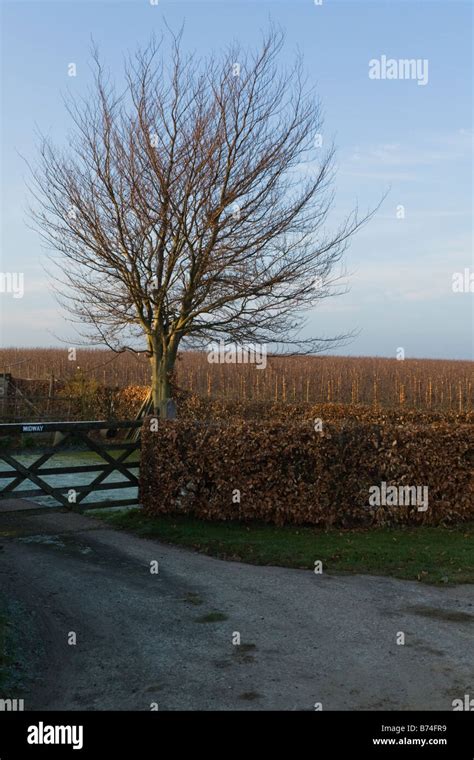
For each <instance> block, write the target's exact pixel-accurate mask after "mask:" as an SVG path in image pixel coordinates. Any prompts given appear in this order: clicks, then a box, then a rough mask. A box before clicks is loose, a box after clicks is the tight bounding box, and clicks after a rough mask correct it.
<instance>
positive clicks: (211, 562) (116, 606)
mask: <svg viewBox="0 0 474 760" xmlns="http://www.w3.org/2000/svg"><path fill="white" fill-rule="evenodd" d="M0 544H1V549H0V584H1V585H0V590H1V591H0V593H1V595H2V597H3V600H4V601H6V602H7V605H8V609H9V613H8V614H9V615H10V617H11V622H12V624H13V626H14V631H15V638H16V639H17V641H18V657H17V660H18V664H17V671H18V672H19V673H20V674H21V675H22V676H23V677H24V678H26V676H27V674H28V673H30V676H31V677H30V678H26V681H25V683H26V689H25V692H24V697H25V709H67V710H76V709H77V710H78V709H85V710H107V709H118V710H125V709H132V710H150V709H152V708H154V707H158V709H160V710H176V709H185V710H211V709H217V710H234V709H240V710H241V709H244V710H245V709H248V710H259V709H272V710H273V709H282V710H314V709H315V707H314V706H315V704H316V703H322V708H323V709H324V710H332V709H346V710H354V709H356V710H376V709H403V710H415V709H420V710H424V709H428V710H434V709H442V710H451V709H452V700H453V699H456V698H463V696H464V695H465V694H471V695H474V673H473V665H472V662H473V658H472V642H473V635H474V588H473V587H471V586H457V587H451V588H435V587H430V586H426V585H421V584H419V583H411V582H404V581H399V580H393V579H389V578H377V577H370V576H341V575H339V576H335V575H328V574H324V573H323V574H322V575H316V574H314V573H313V572H310V571H303V570H289V569H282V568H275V567H254V566H251V565H244V564H238V563H233V562H223V561H220V560H217V559H213V558H211V557H206V556H203V555H200V554H196V553H192V552H189V551H186V550H181V549H179V548H175V547H171V546H166V545H163V544H160V543H155V542H152V541H147V540H143V539H139V538H136V537H134V536H130V535H127V534H125V533H120V532H116V531H114V530H112V529H110V528H108V527H105V526H104V525H103V524H102V523H100V522H98V521H97V520H94V519H93V518H88V517H84V516H80V515H74V514H66V513H58V512H56V513H51V514H41V515H38V514H37V515H35V514H31V512H28V511H23V512H17V511H14V512H13V511H12V512H7V513H4V512H1V513H0ZM317 559H318V558H317V557H315V560H317ZM156 562H157V563H158V572H157V573H153V572H150V570H151V569H155V570H156V569H157V566H156V565H155V564H153V563H156ZM400 633H404V635H405V644H404V645H400V644H397V636H398V639H399V640H400V638H401V637H400V636H399V634H400ZM239 636H240V645H239V644H238V643H236V642H238V640H239ZM74 639H75V642H76V643H75V644H74V643H73V642H74ZM2 696H7V697H8V696H11V697H15V696H17V694H11V695H10V694H9V695H0V697H2Z"/></svg>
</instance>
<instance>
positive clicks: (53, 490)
mask: <svg viewBox="0 0 474 760" xmlns="http://www.w3.org/2000/svg"><path fill="white" fill-rule="evenodd" d="M142 424H143V421H142V420H133V421H132V420H126V421H120V422H118V421H113V422H111V421H93V422H29V423H28V422H23V423H9V424H4V425H0V467H1V468H2V469H0V511H1V508H2V500H5V499H33V500H35V497H36V498H38V497H40V498H41V499H42V500H44V497H50V498H49V504H48V505H47V506H46V507H45V508H47V509H51V507H54V506H56V507H60V508H64V507H66V508H67V509H70V510H76V511H80V512H82V511H83V510H86V509H99V508H104V507H117V506H127V505H133V504H138V503H139V498H138V482H139V481H138V468H139V459H138V458H137V457H139V452H140V441H139V435H137V434H139V430H138V429H137V428H140V427H141V426H142ZM20 436H28V437H29V439H30V440H29V443H30V444H32V447H31V448H25V447H24V446H22V447H18V445H15V443H14V442H15V440H18V438H19V437H20ZM30 437H31V438H30ZM35 437H36V438H38V439H40V440H41V441H44V440H45V438H46V439H48V438H49V439H50V440H49V441H48V440H46V443H45V445H43V444H41V443H40V442H39V441H38V445H36V441H35ZM118 438H120V440H117V439H118ZM12 442H13V443H12ZM58 454H59V458H60V459H61V455H62V458H63V459H64V458H66V459H68V460H71V459H74V458H76V459H79V460H81V459H82V460H84V459H90V461H89V462H84V463H82V464H74V463H71V461H67V462H64V461H63V463H60V464H57V465H54V462H51V461H50V460H51V459H52V458H54V457H55V456H57V455H58ZM133 454H135V457H134V458H133V460H130V457H131V456H132V455H133ZM48 463H49V466H48ZM5 465H6V468H5ZM45 465H46V466H45ZM51 465H53V466H51ZM134 470H135V471H137V472H136V473H134V472H133V471H134ZM88 473H90V474H91V475H92V476H93V477H92V479H91V480H90V481H89V482H80V483H77V482H75V481H76V480H77V479H78V478H77V477H76V475H78V474H80V475H81V476H84V475H85V476H87V474H88ZM46 476H55V477H54V479H55V480H56V481H58V480H61V481H62V482H61V483H58V482H56V483H54V482H53V483H51V482H49V483H48V482H47V480H45V477H46ZM94 476H95V477H94ZM110 476H112V478H113V480H109V481H108V482H104V481H106V480H107V478H109V477H110ZM118 476H122V477H121V479H118ZM79 479H80V480H84V477H81V478H79ZM120 489H133V494H132V495H130V493H129V494H128V495H127V496H126V497H125V498H121V499H116V498H110V491H114V492H115V491H116V490H120ZM96 491H97V492H99V493H100V492H104V494H103V495H104V497H105V498H103V499H102V500H100V499H98V500H94V501H92V502H91V501H87V502H85V501H84V500H85V499H86V497H87V496H88V495H89V494H91V493H94V492H96ZM105 492H109V494H108V495H107V494H106V493H105ZM53 500H54V502H55V503H52V502H53ZM39 506H41V502H40V503H39Z"/></svg>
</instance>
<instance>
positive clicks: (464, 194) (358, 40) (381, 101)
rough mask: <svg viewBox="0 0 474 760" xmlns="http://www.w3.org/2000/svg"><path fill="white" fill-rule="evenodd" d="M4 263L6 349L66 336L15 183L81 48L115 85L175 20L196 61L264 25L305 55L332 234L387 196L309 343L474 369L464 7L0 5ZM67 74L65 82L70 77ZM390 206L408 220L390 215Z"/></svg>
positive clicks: (61, 132)
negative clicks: (102, 63) (458, 283)
mask: <svg viewBox="0 0 474 760" xmlns="http://www.w3.org/2000/svg"><path fill="white" fill-rule="evenodd" d="M1 9H2V30H3V32H2V36H3V44H2V48H3V53H2V72H1V79H2V89H3V97H2V101H3V102H2V113H3V118H2V182H1V191H2V196H1V213H2V240H1V242H2V252H1V264H0V271H2V272H13V271H15V272H18V271H20V272H24V278H25V280H24V283H25V284H24V288H25V294H24V297H23V298H13V296H12V294H11V293H2V292H0V307H1V312H2V327H1V328H0V329H1V332H0V340H1V345H3V346H13V345H17V346H33V345H34V346H47V345H56V344H58V341H57V339H56V338H55V335H58V336H61V337H64V338H67V337H68V336H69V335H71V336H73V335H74V333H73V332H72V330H71V328H69V327H68V326H67V325H66V324H65V322H64V318H63V316H62V314H61V312H60V310H59V307H58V306H57V305H56V302H55V300H54V298H53V297H52V295H51V294H50V293H49V291H48V278H47V276H46V274H45V273H44V271H43V269H42V261H44V260H45V252H44V251H43V249H42V248H41V245H40V242H39V239H38V236H37V235H36V233H34V232H33V231H32V230H30V229H29V228H28V227H27V224H26V215H25V208H26V204H27V199H28V196H27V191H26V188H25V180H26V178H27V170H26V167H25V165H24V162H23V161H22V158H21V155H24V156H25V157H27V158H28V159H29V160H33V161H34V156H35V128H36V127H38V128H40V129H41V131H43V132H46V133H50V134H51V135H52V136H53V138H54V139H55V140H57V141H58V142H61V141H64V140H65V137H66V135H67V129H68V117H67V114H66V112H65V110H64V106H63V100H62V95H63V94H64V93H65V92H67V91H68V90H71V91H72V92H75V91H77V92H84V91H85V89H86V88H87V85H88V83H89V82H90V71H89V67H88V60H89V49H90V40H91V36H92V37H93V38H94V40H95V41H96V42H97V43H98V45H99V47H100V50H101V54H102V56H103V58H104V59H105V60H106V61H107V63H108V65H109V67H110V68H111V70H112V72H114V73H116V74H117V76H118V77H119V76H120V71H121V60H122V55H123V53H125V52H127V51H129V50H130V51H132V50H133V49H134V48H135V46H136V45H137V44H138V43H144V42H146V40H147V39H148V37H149V34H150V32H151V31H152V30H155V31H156V32H158V33H159V32H160V30H161V29H162V28H163V23H164V19H166V21H167V22H168V24H170V25H171V26H172V27H173V28H177V27H178V26H180V25H181V23H182V21H183V20H184V21H185V35H184V44H185V45H186V47H189V48H193V49H195V50H197V51H198V52H200V53H202V54H206V53H207V52H208V51H209V50H210V49H211V48H213V49H218V48H219V47H221V46H223V45H226V44H227V43H228V42H230V41H231V40H232V39H234V38H237V39H238V40H240V41H241V42H242V43H244V44H249V45H254V44H257V43H258V41H259V39H260V30H261V29H264V28H266V27H267V26H268V21H269V19H271V20H273V21H274V22H275V23H276V24H279V25H280V26H281V27H282V28H283V29H284V31H285V33H286V45H285V51H284V54H283V57H282V62H283V63H285V62H287V61H290V60H291V59H292V58H293V56H294V53H295V51H296V49H299V50H300V51H301V52H302V53H303V56H304V61H305V67H306V70H307V73H308V75H309V79H310V81H311V82H313V83H315V84H316V85H317V91H318V94H319V96H320V98H321V100H322V103H323V108H324V113H325V129H324V133H323V140H324V141H325V142H326V144H327V143H329V142H330V141H331V140H332V139H334V140H335V143H336V145H337V148H338V152H337V166H338V173H337V178H336V191H337V195H336V206H335V210H334V211H335V214H334V221H337V218H338V217H339V216H342V215H343V214H344V213H345V212H347V211H348V210H350V208H351V207H352V206H353V205H354V204H355V203H356V202H357V203H358V205H359V207H360V209H361V210H362V211H363V210H365V209H367V208H370V207H373V206H374V205H376V203H377V202H378V200H379V199H380V197H381V196H382V194H383V193H384V192H385V191H387V189H389V194H388V197H387V198H386V200H385V201H384V203H383V206H382V208H381V209H380V210H379V212H378V213H377V215H376V217H375V218H374V219H373V220H372V221H371V222H370V223H369V224H368V225H367V226H366V227H365V228H364V229H363V230H361V231H360V232H359V234H358V235H357V237H356V238H355V239H354V241H353V243H352V245H351V248H350V250H349V252H348V253H347V254H346V258H345V269H346V271H347V277H346V281H347V284H348V286H349V288H350V291H349V292H348V293H347V294H346V295H343V296H340V297H338V298H335V299H328V300H326V301H325V302H324V303H323V304H322V305H321V307H320V308H318V309H317V310H316V311H315V312H314V314H311V316H310V317H309V322H308V326H307V329H306V332H307V333H308V334H311V335H321V336H323V335H325V336H330V335H333V334H337V333H340V332H347V331H349V330H352V329H356V330H358V336H357V337H356V338H355V340H354V341H353V342H352V343H351V344H350V345H349V346H347V347H345V348H344V349H343V353H345V354H352V355H381V356H395V355H396V351H397V348H398V347H403V348H404V350H405V355H406V356H407V357H408V356H417V357H434V358H453V359H456V358H457V359H461V358H465V359H472V358H473V313H472V304H473V298H474V295H473V294H472V293H469V292H465V293H453V292H452V276H453V273H455V272H462V271H463V270H464V269H466V268H468V269H469V270H470V272H473V271H474V266H473V260H472V221H471V219H472V216H471V215H472V43H471V36H472V4H471V3H464V2H457V1H456V0H451V2H433V1H428V2H419V3H418V2H398V1H396V0H395V1H393V0H392V1H391V2H381V1H374V2H356V1H353V2H338V0H323V3H322V5H315V3H314V0H292V1H291V2H290V1H289V0H281V1H278V0H272V2H261V0H259V1H258V2H252V1H250V0H248V1H245V0H243V1H242V0H239V2H227V1H226V0H215V1H214V2H201V0H193V1H192V2H180V1H179V0H178V1H177V0H159V2H158V5H151V3H150V2H149V0H129V1H128V2H127V1H124V2H119V3H117V2H112V0H108V1H106V2H97V1H96V0H88V1H85V2H73V1H71V2H69V1H68V0H61V2H43V0H36V1H35V2H22V0H16V1H15V2H4V1H3V2H2V3H1ZM382 55H385V56H387V58H393V59H396V60H399V59H405V58H414V59H427V60H428V74H429V76H428V83H427V84H426V85H425V86H422V85H419V84H418V83H417V81H415V80H413V79H411V80H410V79H398V80H397V79H395V80H393V79H392V80H388V79H385V80H373V79H370V78H369V76H368V69H369V61H370V60H371V59H374V58H377V59H380V57H381V56H382ZM71 62H74V63H75V64H76V66H77V77H75V78H71V77H68V75H67V66H68V64H69V63H71ZM400 205H402V206H403V207H404V211H405V218H397V206H400Z"/></svg>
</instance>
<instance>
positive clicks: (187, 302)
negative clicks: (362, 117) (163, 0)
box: [32, 29, 368, 415]
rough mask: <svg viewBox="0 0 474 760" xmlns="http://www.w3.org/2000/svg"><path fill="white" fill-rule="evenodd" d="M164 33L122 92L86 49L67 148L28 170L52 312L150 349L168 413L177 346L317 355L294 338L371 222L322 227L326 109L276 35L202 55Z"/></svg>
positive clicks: (96, 337)
mask: <svg viewBox="0 0 474 760" xmlns="http://www.w3.org/2000/svg"><path fill="white" fill-rule="evenodd" d="M167 39H168V40H169V43H170V45H169V53H168V55H167V56H165V55H164V45H165V43H164V42H163V40H161V41H159V42H156V41H155V40H154V39H153V40H152V41H151V42H150V43H149V45H148V46H147V47H146V48H145V49H140V50H138V52H137V53H136V54H135V55H134V56H133V57H130V58H128V59H127V61H126V62H125V64H124V73H125V78H124V86H123V89H122V90H121V91H120V92H119V91H118V90H117V87H116V85H115V84H114V83H113V82H112V81H111V77H110V75H109V74H108V73H107V72H105V71H104V69H103V67H102V64H101V62H100V58H99V55H98V53H97V51H96V50H95V49H94V50H93V64H94V65H93V70H94V86H93V88H92V91H91V93H90V94H89V95H88V97H87V98H81V99H77V98H76V99H73V100H69V101H68V102H67V104H66V105H67V108H68V111H69V114H70V116H71V118H72V122H73V134H72V137H71V138H70V140H69V142H68V146H67V148H66V149H65V150H63V151H59V150H58V149H57V148H55V147H54V146H53V145H52V144H51V141H50V140H49V139H46V138H42V139H41V144H40V158H39V161H38V164H37V165H36V167H35V168H34V169H33V170H32V172H33V178H34V183H33V185H34V190H33V192H34V195H35V198H36V201H37V203H36V204H35V205H34V208H33V210H32V214H33V216H34V219H35V222H36V227H37V229H39V230H40V234H41V235H42V237H43V239H44V240H45V241H46V242H47V243H48V245H49V246H50V247H52V248H53V250H54V251H55V252H56V254H57V255H58V258H57V259H56V261H57V264H58V265H59V267H60V270H61V276H60V277H59V283H60V287H58V288H57V290H58V291H60V295H59V297H60V300H61V302H62V303H63V304H64V305H65V306H66V307H67V309H68V310H69V312H70V313H71V314H72V315H73V319H75V320H76V321H78V322H79V323H80V324H82V325H85V324H87V325H88V326H89V327H92V328H93V329H92V332H91V333H89V340H90V341H94V342H99V343H105V344H106V345H107V346H109V347H110V348H112V349H113V350H114V351H125V350H130V351H146V353H147V355H148V357H149V359H150V363H151V376H152V377H151V390H152V399H153V407H154V411H155V413H161V414H162V415H164V414H165V411H164V409H165V407H166V401H167V399H169V397H170V395H171V390H170V378H171V375H172V371H173V367H174V364H175V361H176V357H177V351H178V347H179V346H180V345H181V344H183V345H186V344H187V345H203V343H204V342H206V341H207V342H209V341H210V340H216V339H223V340H225V341H232V342H243V341H245V342H250V341H252V342H254V343H265V344H271V345H278V346H280V347H282V346H283V347H284V349H285V350H292V351H293V352H294V351H295V350H296V351H306V352H315V351H317V350H320V348H321V345H322V344H323V343H324V341H323V340H322V339H316V338H315V339H311V340H301V339H299V338H298V335H299V334H300V331H301V327H302V326H303V324H304V315H305V312H306V311H307V310H308V309H311V308H313V307H314V306H315V304H316V303H317V302H318V301H319V300H320V299H322V298H325V297H326V296H327V295H329V294H330V293H331V288H330V287H328V282H329V277H330V274H331V272H332V270H333V267H334V265H335V264H336V262H338V261H339V259H340V258H341V256H342V254H343V252H344V250H345V248H346V246H347V244H348V241H349V239H350V237H351V236H352V234H353V233H354V232H355V230H356V229H357V228H358V227H359V226H360V225H361V224H362V223H363V222H364V221H366V220H367V218H368V216H365V217H364V218H363V219H359V218H358V215H357V211H353V212H352V213H351V214H350V215H349V216H348V217H346V218H345V219H344V220H343V222H342V224H341V225H340V226H339V227H338V229H337V231H336V232H334V233H332V234H328V233H327V232H325V230H324V228H325V227H326V224H327V218H328V214H329V212H330V210H331V208H332V206H333V199H334V193H333V183H334V170H333V153H334V151H333V149H332V148H331V149H329V150H328V151H326V152H324V154H322V151H321V148H318V147H315V140H317V136H318V135H319V134H320V133H321V131H322V118H321V110H320V106H319V103H318V101H317V99H316V97H315V94H314V92H313V91H312V90H311V89H309V88H308V87H307V84H306V81H305V78H304V76H303V67H302V61H301V59H300V58H298V57H297V58H296V60H295V63H294V65H293V66H292V68H291V69H289V70H282V69H281V67H280V66H279V65H278V61H277V59H278V55H279V53H280V51H281V48H282V44H283V38H282V35H281V33H280V32H278V31H275V30H274V29H271V30H270V32H269V33H267V34H266V35H265V36H264V38H263V40H262V44H261V47H260V48H259V49H258V50H257V51H247V50H244V49H242V48H241V47H240V46H238V45H233V46H231V47H230V48H229V49H227V50H226V51H224V52H223V53H222V54H220V55H212V56H210V57H209V58H207V59H206V60H197V59H196V57H195V56H194V55H183V53H182V44H181V33H180V34H177V35H175V34H172V33H171V32H170V34H169V37H167ZM321 156H322V157H321ZM182 342H183V343H182Z"/></svg>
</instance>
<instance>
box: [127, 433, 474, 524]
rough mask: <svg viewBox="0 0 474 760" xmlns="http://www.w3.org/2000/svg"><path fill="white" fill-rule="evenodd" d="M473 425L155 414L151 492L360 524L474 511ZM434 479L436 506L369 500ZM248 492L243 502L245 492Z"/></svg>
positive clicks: (158, 504) (167, 509) (257, 516)
mask: <svg viewBox="0 0 474 760" xmlns="http://www.w3.org/2000/svg"><path fill="white" fill-rule="evenodd" d="M473 431H474V426H473V425H459V426H457V427H455V426H453V425H449V424H445V423H436V424H431V425H414V424H404V425H396V424H389V423H385V424H384V425H381V424H373V423H361V422H360V421H357V420H354V419H352V420H349V421H348V420H346V421H339V422H331V423H326V422H325V423H324V424H323V432H322V433H320V432H316V431H315V430H314V425H313V422H310V421H307V422H301V421H299V420H296V421H292V420H288V421H285V422H274V421H265V420H264V421H262V422H259V423H256V422H249V421H246V420H235V421H232V422H227V423H225V422H222V421H220V422H216V421H213V422H212V423H205V422H196V421H191V420H184V419H180V420H176V421H166V422H165V421H160V422H159V423H158V430H157V431H156V432H152V430H151V425H150V418H149V419H148V420H146V421H145V424H144V428H143V433H142V455H141V467H140V470H141V486H140V490H141V499H142V503H143V505H144V509H145V511H146V513H147V514H149V515H158V514H173V515H178V514H188V515H192V516H194V517H199V518H202V519H207V520H242V521H251V520H258V521H263V522H268V523H275V524H277V525H282V524H285V523H294V524H309V525H319V526H325V527H328V526H331V525H332V526H340V527H350V526H355V525H395V524H410V525H412V524H425V525H428V524H429V525H437V524H442V523H443V524H448V523H455V522H461V521H463V520H468V519H474V503H473V501H474V500H473V478H472V474H473V466H474V462H473V456H474V441H473ZM382 481H385V482H386V483H387V484H389V485H396V486H403V485H409V486H428V489H429V507H428V510H427V511H426V512H420V511H418V510H417V507H416V506H411V505H410V506H397V507H393V506H392V507H390V506H383V507H379V508H373V507H372V508H369V507H368V499H369V488H370V487H371V486H374V485H380V483H381V482H382ZM235 489H237V490H238V491H239V492H240V503H238V502H237V503H234V502H235V501H236V491H235Z"/></svg>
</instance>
